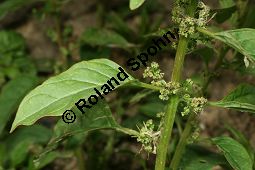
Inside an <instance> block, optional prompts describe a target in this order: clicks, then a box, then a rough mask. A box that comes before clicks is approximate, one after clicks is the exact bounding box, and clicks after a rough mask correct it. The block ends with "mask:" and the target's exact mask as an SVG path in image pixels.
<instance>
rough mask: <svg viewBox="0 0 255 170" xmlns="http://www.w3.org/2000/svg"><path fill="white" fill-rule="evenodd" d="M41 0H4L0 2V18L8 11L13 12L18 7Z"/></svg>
mask: <svg viewBox="0 0 255 170" xmlns="http://www.w3.org/2000/svg"><path fill="white" fill-rule="evenodd" d="M38 1H43V0H26V1H24V0H6V1H4V2H2V3H1V4H0V19H2V18H3V17H4V16H5V15H6V14H8V13H9V12H13V11H15V10H17V9H19V8H22V7H25V6H27V5H29V4H31V3H33V2H38Z"/></svg>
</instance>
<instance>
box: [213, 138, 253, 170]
mask: <svg viewBox="0 0 255 170" xmlns="http://www.w3.org/2000/svg"><path fill="white" fill-rule="evenodd" d="M212 141H213V143H214V144H215V145H217V147H218V148H219V149H220V150H221V151H222V152H223V154H224V156H225V157H226V159H227V161H228V162H229V164H230V165H231V166H232V167H233V168H234V169H235V170H252V165H253V163H252V160H251V158H250V156H249V154H248V152H247V151H246V150H245V148H244V147H243V146H242V145H241V144H240V143H238V142H237V141H235V140H234V139H232V138H230V137H217V138H213V139H212Z"/></svg>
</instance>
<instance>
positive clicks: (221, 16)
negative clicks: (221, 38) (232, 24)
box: [213, 6, 236, 23]
mask: <svg viewBox="0 0 255 170" xmlns="http://www.w3.org/2000/svg"><path fill="white" fill-rule="evenodd" d="M213 12H214V13H216V16H215V20H216V21H217V22H218V23H223V22H225V21H226V20H228V19H229V18H231V16H232V15H233V14H234V13H235V12H236V6H231V7H227V8H222V9H216V10H213Z"/></svg>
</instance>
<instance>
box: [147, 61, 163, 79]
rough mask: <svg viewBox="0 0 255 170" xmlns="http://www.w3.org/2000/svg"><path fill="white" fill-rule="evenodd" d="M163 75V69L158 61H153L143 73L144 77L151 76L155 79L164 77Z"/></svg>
mask: <svg viewBox="0 0 255 170" xmlns="http://www.w3.org/2000/svg"><path fill="white" fill-rule="evenodd" d="M163 76H164V73H161V70H160V69H159V65H158V63H156V62H152V63H151V66H150V67H147V68H146V69H145V70H144V73H143V77H144V78H146V77H149V78H152V79H153V80H155V81H158V80H160V79H162V78H163Z"/></svg>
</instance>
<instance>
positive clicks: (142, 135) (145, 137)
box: [135, 119, 160, 154]
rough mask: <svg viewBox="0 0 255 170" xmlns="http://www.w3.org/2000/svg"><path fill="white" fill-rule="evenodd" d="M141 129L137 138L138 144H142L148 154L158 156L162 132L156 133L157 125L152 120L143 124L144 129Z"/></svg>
mask: <svg viewBox="0 0 255 170" xmlns="http://www.w3.org/2000/svg"><path fill="white" fill-rule="evenodd" d="M137 128H138V129H139V135H138V136H135V137H137V142H140V143H141V144H142V148H141V149H143V150H145V151H146V152H148V153H153V154H156V151H157V141H158V138H159V136H160V131H154V128H155V125H154V124H153V121H152V120H151V119H150V120H148V121H147V122H146V123H144V122H143V127H142V128H141V129H140V128H139V127H137Z"/></svg>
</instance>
